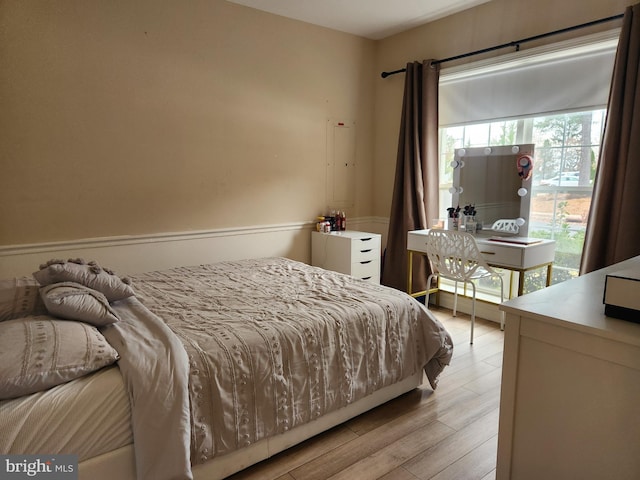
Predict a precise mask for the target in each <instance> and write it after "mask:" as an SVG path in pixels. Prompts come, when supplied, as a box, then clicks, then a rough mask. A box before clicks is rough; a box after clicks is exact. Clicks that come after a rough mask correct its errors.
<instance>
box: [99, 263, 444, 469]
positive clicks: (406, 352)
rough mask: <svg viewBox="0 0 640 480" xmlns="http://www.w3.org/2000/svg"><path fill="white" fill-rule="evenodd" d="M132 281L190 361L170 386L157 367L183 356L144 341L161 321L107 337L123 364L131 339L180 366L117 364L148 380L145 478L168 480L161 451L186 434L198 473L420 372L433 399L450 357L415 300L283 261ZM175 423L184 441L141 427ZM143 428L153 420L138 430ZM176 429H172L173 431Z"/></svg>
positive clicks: (140, 439) (140, 451) (142, 453)
mask: <svg viewBox="0 0 640 480" xmlns="http://www.w3.org/2000/svg"><path fill="white" fill-rule="evenodd" d="M133 282H134V283H133V285H134V288H135V290H136V293H137V295H138V297H139V298H140V300H141V301H142V303H143V304H144V305H145V306H146V307H147V308H148V309H149V310H150V311H151V312H153V314H155V315H157V317H159V318H161V319H162V320H163V321H164V322H165V323H166V325H167V326H168V327H169V328H170V330H171V331H172V332H173V333H174V334H175V335H176V336H177V338H179V339H180V340H181V343H182V345H183V347H184V349H183V352H186V353H184V360H185V362H186V364H185V366H184V368H183V367H182V366H179V365H178V366H173V367H171V371H170V372H169V376H168V377H165V376H164V375H166V373H162V372H161V371H160V370H161V369H158V368H157V366H158V365H161V364H165V363H166V364H167V365H168V364H169V362H170V361H174V360H178V361H179V360H181V358H182V354H180V353H177V354H176V353H175V352H176V351H177V350H175V345H171V344H172V340H170V339H169V340H167V341H168V342H169V345H168V346H167V345H162V346H159V345H157V344H155V343H154V342H155V341H154V342H151V343H150V344H149V343H148V342H147V343H145V341H144V336H145V335H146V333H145V331H146V330H147V329H149V328H151V329H152V330H153V329H157V325H155V326H153V324H154V323H155V321H154V320H153V319H152V320H151V324H152V327H149V326H148V325H146V326H142V327H140V326H135V325H134V326H129V325H127V322H123V325H120V326H119V327H118V328H120V333H119V334H118V336H119V337H121V338H120V339H118V338H114V336H113V334H109V333H108V332H109V330H111V327H110V328H108V329H106V331H105V333H106V334H107V338H109V340H110V342H111V343H112V344H113V345H114V347H115V348H116V349H118V351H119V353H120V354H121V357H124V356H125V353H124V352H121V351H120V349H121V348H123V347H122V345H120V346H119V345H118V342H125V343H126V342H127V335H128V333H127V330H128V331H129V333H132V337H131V338H129V340H132V338H133V337H138V339H137V340H136V342H139V341H142V342H143V343H142V345H143V348H138V347H135V343H136V342H134V343H130V345H129V346H128V347H126V348H127V349H128V350H129V352H128V354H129V356H131V355H132V354H133V353H135V351H136V350H147V351H148V352H149V353H151V352H153V351H156V352H158V351H159V352H164V353H161V354H160V355H161V356H162V355H169V356H172V357H174V358H159V359H157V360H154V361H149V360H141V358H143V357H144V356H139V358H138V359H137V360H133V361H132V368H133V367H134V364H137V366H135V368H136V369H138V368H143V367H145V365H146V367H149V368H151V370H150V371H149V372H146V373H145V372H142V371H138V372H137V373H131V372H130V373H127V368H126V367H125V368H123V361H122V360H121V361H120V368H121V370H123V376H124V377H125V380H127V378H128V376H129V375H131V376H138V377H140V376H142V377H146V378H148V379H149V380H150V381H147V382H146V387H145V388H149V389H150V391H151V396H150V397H149V396H139V395H143V393H142V391H143V390H144V389H142V388H140V386H139V385H138V386H136V385H132V384H130V388H131V389H132V390H133V391H134V392H137V393H136V394H134V397H133V398H134V403H133V404H132V415H133V420H134V421H133V425H134V439H135V445H136V456H137V464H138V469H139V472H141V471H146V472H151V471H154V469H155V471H158V472H159V471H165V472H166V473H167V475H168V474H169V472H168V471H166V470H165V468H169V467H168V466H166V467H165V466H163V464H162V463H163V460H164V458H162V457H161V456H160V455H159V454H158V453H157V449H158V448H160V447H159V446H158V441H159V440H160V439H166V440H167V441H169V442H170V446H169V447H167V448H165V450H163V451H169V450H171V449H175V448H176V445H177V444H180V443H181V440H180V433H181V432H183V431H184V428H188V430H189V432H190V441H188V440H185V441H184V442H182V445H183V447H184V448H183V449H184V451H186V455H187V456H188V455H189V451H188V449H189V444H190V445H191V452H190V453H191V455H190V456H191V463H193V464H196V463H201V462H204V461H206V460H208V459H210V458H212V457H213V456H215V455H224V454H225V453H229V452H231V451H233V450H236V449H239V448H242V447H244V446H247V445H250V444H252V443H253V442H256V441H258V440H260V439H263V438H266V437H269V436H273V435H277V434H279V433H282V432H285V431H287V430H288V429H290V428H293V427H295V426H297V425H301V424H303V423H305V422H309V421H310V420H313V419H315V418H317V417H320V416H322V415H323V414H325V413H327V412H330V411H334V410H337V409H339V408H341V407H344V406H346V405H348V404H350V403H352V402H354V401H356V400H358V399H360V398H363V397H365V396H366V395H368V394H370V393H371V392H373V391H375V390H377V389H379V388H382V387H384V386H387V385H391V384H393V383H395V382H398V381H399V380H402V379H404V378H407V377H409V376H411V375H412V374H414V373H416V372H418V371H420V370H421V369H424V370H425V372H426V374H427V377H428V379H429V382H430V383H431V386H432V387H433V388H435V387H436V385H437V378H438V375H439V374H440V372H441V370H442V369H443V368H444V366H445V365H447V364H448V363H449V360H450V358H451V354H452V341H451V338H450V336H449V335H448V333H447V332H446V330H445V329H444V328H443V327H442V325H441V324H440V323H439V322H438V321H437V320H436V319H435V318H434V317H433V316H432V315H431V314H430V312H428V310H427V309H425V308H424V306H423V305H421V304H420V303H418V302H417V301H416V300H415V299H413V298H411V297H410V296H408V295H406V294H404V293H402V292H399V291H397V290H394V289H391V288H387V287H384V286H376V285H371V284H368V283H365V282H363V281H360V280H357V279H354V278H352V277H350V276H346V275H342V274H338V273H334V272H329V271H326V270H322V269H320V268H316V267H311V266H309V265H306V264H303V263H299V262H294V261H291V260H287V259H283V258H276V259H273V258H272V259H257V260H245V261H238V262H224V263H218V264H213V265H203V266H198V267H185V268H177V269H173V270H169V271H162V272H153V273H148V274H143V275H138V276H135V277H133ZM125 303H127V302H123V305H121V306H120V307H118V308H119V310H118V311H119V313H120V314H121V315H122V314H123V312H122V311H121V309H125V308H129V307H131V305H125ZM129 303H135V302H129ZM136 308H137V307H136ZM138 310H139V309H138ZM136 315H138V314H136ZM136 315H133V317H135V316H136ZM125 316H127V318H129V319H130V320H131V322H133V323H134V324H135V322H134V321H133V320H132V319H133V317H132V316H131V315H125ZM131 322H129V323H131ZM145 322H147V320H145ZM147 323H148V322H147ZM161 330H162V329H161ZM165 333H166V332H165ZM149 334H151V333H150V332H149ZM171 352H174V353H171ZM154 369H155V370H154ZM186 369H188V372H187V370H186ZM183 373H184V375H187V374H188V377H189V379H188V382H187V383H188V386H184V385H183V383H184V382H183V380H182V374H183ZM127 383H129V381H127ZM183 387H184V388H185V393H187V392H186V389H187V388H188V398H189V404H190V420H189V419H188V420H186V422H187V424H186V426H185V423H184V422H185V418H184V398H185V397H184V395H183V394H182V393H180V392H177V391H176V389H180V388H183ZM174 396H175V398H174ZM166 399H169V400H171V401H164V402H163V400H166ZM154 402H155V404H154ZM172 402H174V403H175V402H178V403H179V408H177V409H176V408H175V405H172ZM176 411H177V413H176ZM171 412H173V413H171ZM170 413H171V414H172V415H173V414H177V415H178V417H180V419H181V420H180V422H183V423H182V425H183V427H181V428H178V430H177V433H176V432H175V431H173V433H172V436H173V435H176V436H177V438H178V440H176V439H175V438H171V439H169V438H167V437H168V435H164V436H162V435H160V433H159V430H158V429H155V430H152V431H150V432H148V431H146V429H145V428H143V426H142V423H144V422H147V421H152V418H153V417H154V416H158V417H159V416H162V415H164V416H168V415H169V414H170ZM136 417H140V419H142V418H143V417H145V418H146V420H144V422H142V423H140V428H138V429H136V425H137V424H138V422H137V420H136ZM174 422H175V420H174V419H172V420H168V423H169V424H173V427H172V428H175V423H174ZM189 422H190V423H189ZM158 428H160V426H158ZM159 435H160V438H159V437H158V436H159ZM183 438H184V437H183ZM171 442H172V443H171ZM145 444H146V446H145ZM154 451H155V452H156V453H155V454H154V453H153V452H154ZM162 455H164V454H162ZM176 456H177V458H182V459H184V458H185V457H184V455H181V454H180V453H175V452H174V454H173V455H171V463H172V464H175V462H176ZM150 463H153V464H154V465H153V466H149V465H148V464H150ZM164 463H168V462H164ZM179 463H180V464H182V463H184V461H182V462H179ZM181 468H182V467H181ZM184 468H185V471H184V472H183V473H179V472H178V473H175V475H174V474H173V473H172V474H171V475H173V476H163V477H154V476H146V475H145V476H142V477H141V478H156V479H159V478H190V472H189V471H188V466H184ZM175 470H176V469H175V468H174V469H173V471H175Z"/></svg>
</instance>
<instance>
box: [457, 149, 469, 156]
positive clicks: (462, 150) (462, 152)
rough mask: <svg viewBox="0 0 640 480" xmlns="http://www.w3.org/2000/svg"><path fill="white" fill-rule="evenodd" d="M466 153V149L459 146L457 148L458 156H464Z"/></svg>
mask: <svg viewBox="0 0 640 480" xmlns="http://www.w3.org/2000/svg"><path fill="white" fill-rule="evenodd" d="M466 154H467V151H466V150H465V149H464V148H461V149H460V150H458V156H459V157H464V156H465V155H466Z"/></svg>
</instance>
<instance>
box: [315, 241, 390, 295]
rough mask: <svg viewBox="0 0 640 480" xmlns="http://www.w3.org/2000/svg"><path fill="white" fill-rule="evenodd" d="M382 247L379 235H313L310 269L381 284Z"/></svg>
mask: <svg viewBox="0 0 640 480" xmlns="http://www.w3.org/2000/svg"><path fill="white" fill-rule="evenodd" d="M380 245H381V236H380V235H379V234H377V233H368V232H356V231H352V230H346V231H342V232H331V233H322V232H311V265H314V266H316V267H322V268H326V269H327V270H333V271H335V272H340V273H346V274H347V275H352V276H354V277H356V278H360V279H362V280H366V281H368V282H371V283H380Z"/></svg>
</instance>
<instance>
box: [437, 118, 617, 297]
mask: <svg viewBox="0 0 640 480" xmlns="http://www.w3.org/2000/svg"><path fill="white" fill-rule="evenodd" d="M604 118H605V110H604V109H596V110H589V111H584V112H571V113H563V114H555V115H547V116H539V117H533V118H522V119H515V120H507V121H500V122H489V123H478V124H475V125H465V126H457V127H449V128H441V129H440V210H441V211H440V215H441V217H443V218H444V217H446V209H447V207H449V206H450V205H449V204H450V203H451V194H450V193H449V188H450V187H451V182H452V168H451V166H450V163H451V161H452V160H453V156H454V151H455V149H457V148H469V147H483V146H492V145H493V146H497V145H511V144H514V143H533V144H535V154H534V172H533V184H532V191H531V213H530V217H529V236H532V237H538V238H549V239H553V240H555V241H556V259H555V263H554V268H553V279H552V283H558V282H562V281H564V280H568V279H570V278H573V277H575V276H577V275H578V270H579V268H580V257H581V255H582V247H583V245H584V237H585V229H586V224H587V216H588V213H589V207H590V205H591V195H592V191H593V180H594V176H595V171H596V161H597V158H598V153H599V148H600V139H601V138H602V132H603V128H604ZM545 275H546V271H545V269H540V271H538V270H534V271H531V272H527V274H526V275H525V283H524V286H525V292H528V291H533V290H537V289H538V288H541V287H542V286H544V282H545ZM485 287H486V288H484V290H485V292H491V291H493V289H494V288H493V286H491V285H487V286H485Z"/></svg>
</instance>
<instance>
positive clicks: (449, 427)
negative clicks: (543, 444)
mask: <svg viewBox="0 0 640 480" xmlns="http://www.w3.org/2000/svg"><path fill="white" fill-rule="evenodd" d="M432 311H433V312H434V313H435V315H436V316H437V318H438V319H439V320H440V321H441V322H442V323H443V324H444V325H445V327H446V328H447V330H449V332H450V333H451V336H452V337H453V340H454V355H453V359H452V362H451V365H449V366H448V367H447V368H446V369H445V370H444V372H443V373H442V375H441V376H440V383H439V385H438V388H437V390H436V391H435V392H434V391H432V390H431V388H430V387H428V386H423V387H421V388H418V389H416V390H413V391H411V392H409V393H407V394H405V395H402V396H401V397H398V398H397V399H395V400H392V401H390V402H388V403H387V404H385V405H382V406H380V407H378V408H375V409H373V410H371V411H369V412H367V413H364V414H362V415H360V416H358V417H356V418H354V419H352V420H350V421H349V422H347V423H345V424H343V425H340V426H338V427H335V428H333V429H332V430H330V431H328V432H325V433H323V434H321V435H318V436H316V437H314V438H312V439H310V440H307V441H306V442H304V443H302V444H300V445H298V446H295V447H293V448H291V449H289V450H287V451H285V452H282V453H280V454H279V455H276V456H274V457H273V458H271V459H269V460H266V461H264V462H261V463H259V464H257V465H255V466H253V467H250V468H248V469H246V470H244V471H242V472H239V473H237V474H236V475H234V476H232V477H230V478H231V479H233V480H270V479H271V480H324V479H332V480H338V479H340V480H341V479H344V480H370V479H382V480H417V479H421V480H426V479H437V480H442V479H455V480H467V479H479V480H489V479H495V467H496V450H497V436H498V408H499V401H500V380H501V373H502V368H501V367H502V349H503V339H504V336H503V332H501V331H500V327H499V325H498V324H497V323H494V322H490V321H486V320H482V319H478V318H477V319H476V330H475V338H474V344H473V345H469V327H470V322H469V316H468V315H464V314H459V315H458V317H453V316H452V315H451V311H450V310H445V309H433V310H432ZM425 385H428V383H426V384H425Z"/></svg>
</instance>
